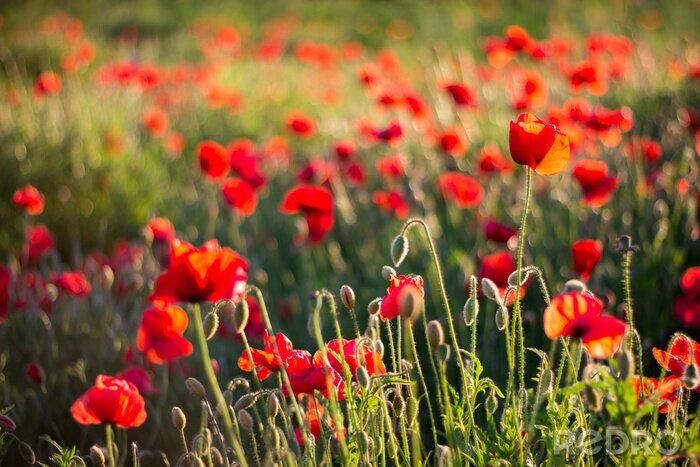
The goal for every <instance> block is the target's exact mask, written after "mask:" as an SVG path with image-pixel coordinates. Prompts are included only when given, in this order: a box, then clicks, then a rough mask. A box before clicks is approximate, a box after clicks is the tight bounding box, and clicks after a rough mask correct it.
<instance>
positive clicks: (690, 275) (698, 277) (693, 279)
mask: <svg viewBox="0 0 700 467" xmlns="http://www.w3.org/2000/svg"><path fill="white" fill-rule="evenodd" d="M681 290H682V291H683V293H684V294H686V295H690V296H692V297H697V298H700V266H696V267H692V268H688V269H686V270H685V272H683V275H682V276H681Z"/></svg>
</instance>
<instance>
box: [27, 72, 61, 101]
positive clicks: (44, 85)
mask: <svg viewBox="0 0 700 467" xmlns="http://www.w3.org/2000/svg"><path fill="white" fill-rule="evenodd" d="M62 85H63V81H62V80H61V77H60V76H58V75H57V74H56V73H53V72H51V71H45V72H43V73H42V74H40V75H39V77H38V78H37V79H36V82H35V83H34V95H35V96H36V97H43V96H45V95H48V94H57V93H58V92H59V91H60V90H61V86H62Z"/></svg>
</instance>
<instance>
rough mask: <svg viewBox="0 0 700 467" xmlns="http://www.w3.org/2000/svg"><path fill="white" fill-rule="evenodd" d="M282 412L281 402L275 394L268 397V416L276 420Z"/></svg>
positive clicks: (272, 393)
mask: <svg viewBox="0 0 700 467" xmlns="http://www.w3.org/2000/svg"><path fill="white" fill-rule="evenodd" d="M279 411H280V401H279V399H278V398H277V396H276V395H275V393H274V392H271V393H270V395H269V396H267V415H268V416H269V417H270V418H275V417H276V416H277V413H278V412H279Z"/></svg>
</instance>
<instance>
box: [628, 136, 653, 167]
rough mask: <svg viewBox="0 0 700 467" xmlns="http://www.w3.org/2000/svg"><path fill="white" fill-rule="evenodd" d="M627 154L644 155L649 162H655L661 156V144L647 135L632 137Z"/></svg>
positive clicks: (632, 155) (635, 156)
mask: <svg viewBox="0 0 700 467" xmlns="http://www.w3.org/2000/svg"><path fill="white" fill-rule="evenodd" d="M627 154H628V155H629V156H630V157H632V158H638V157H640V156H641V157H642V158H643V159H644V161H645V162H646V163H647V164H653V163H654V162H656V161H657V160H659V158H660V157H661V154H662V150H661V145H660V144H659V143H657V142H656V141H654V140H653V139H651V138H647V137H645V136H637V137H632V138H631V139H630V141H629V143H627Z"/></svg>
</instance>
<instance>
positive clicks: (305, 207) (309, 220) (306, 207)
mask: <svg viewBox="0 0 700 467" xmlns="http://www.w3.org/2000/svg"><path fill="white" fill-rule="evenodd" d="M280 212H281V213H283V214H297V213H301V214H303V215H304V218H305V219H306V225H307V227H308V235H309V240H310V241H311V243H312V244H317V243H319V242H321V241H322V240H323V239H324V238H325V237H326V235H327V234H328V232H330V231H331V230H332V229H333V225H334V223H335V218H334V207H333V195H332V193H331V192H330V190H328V188H325V187H322V186H313V185H304V184H302V185H297V186H296V187H294V188H292V189H291V190H289V191H288V192H287V193H286V194H285V195H284V199H283V200H282V203H281V204H280Z"/></svg>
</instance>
